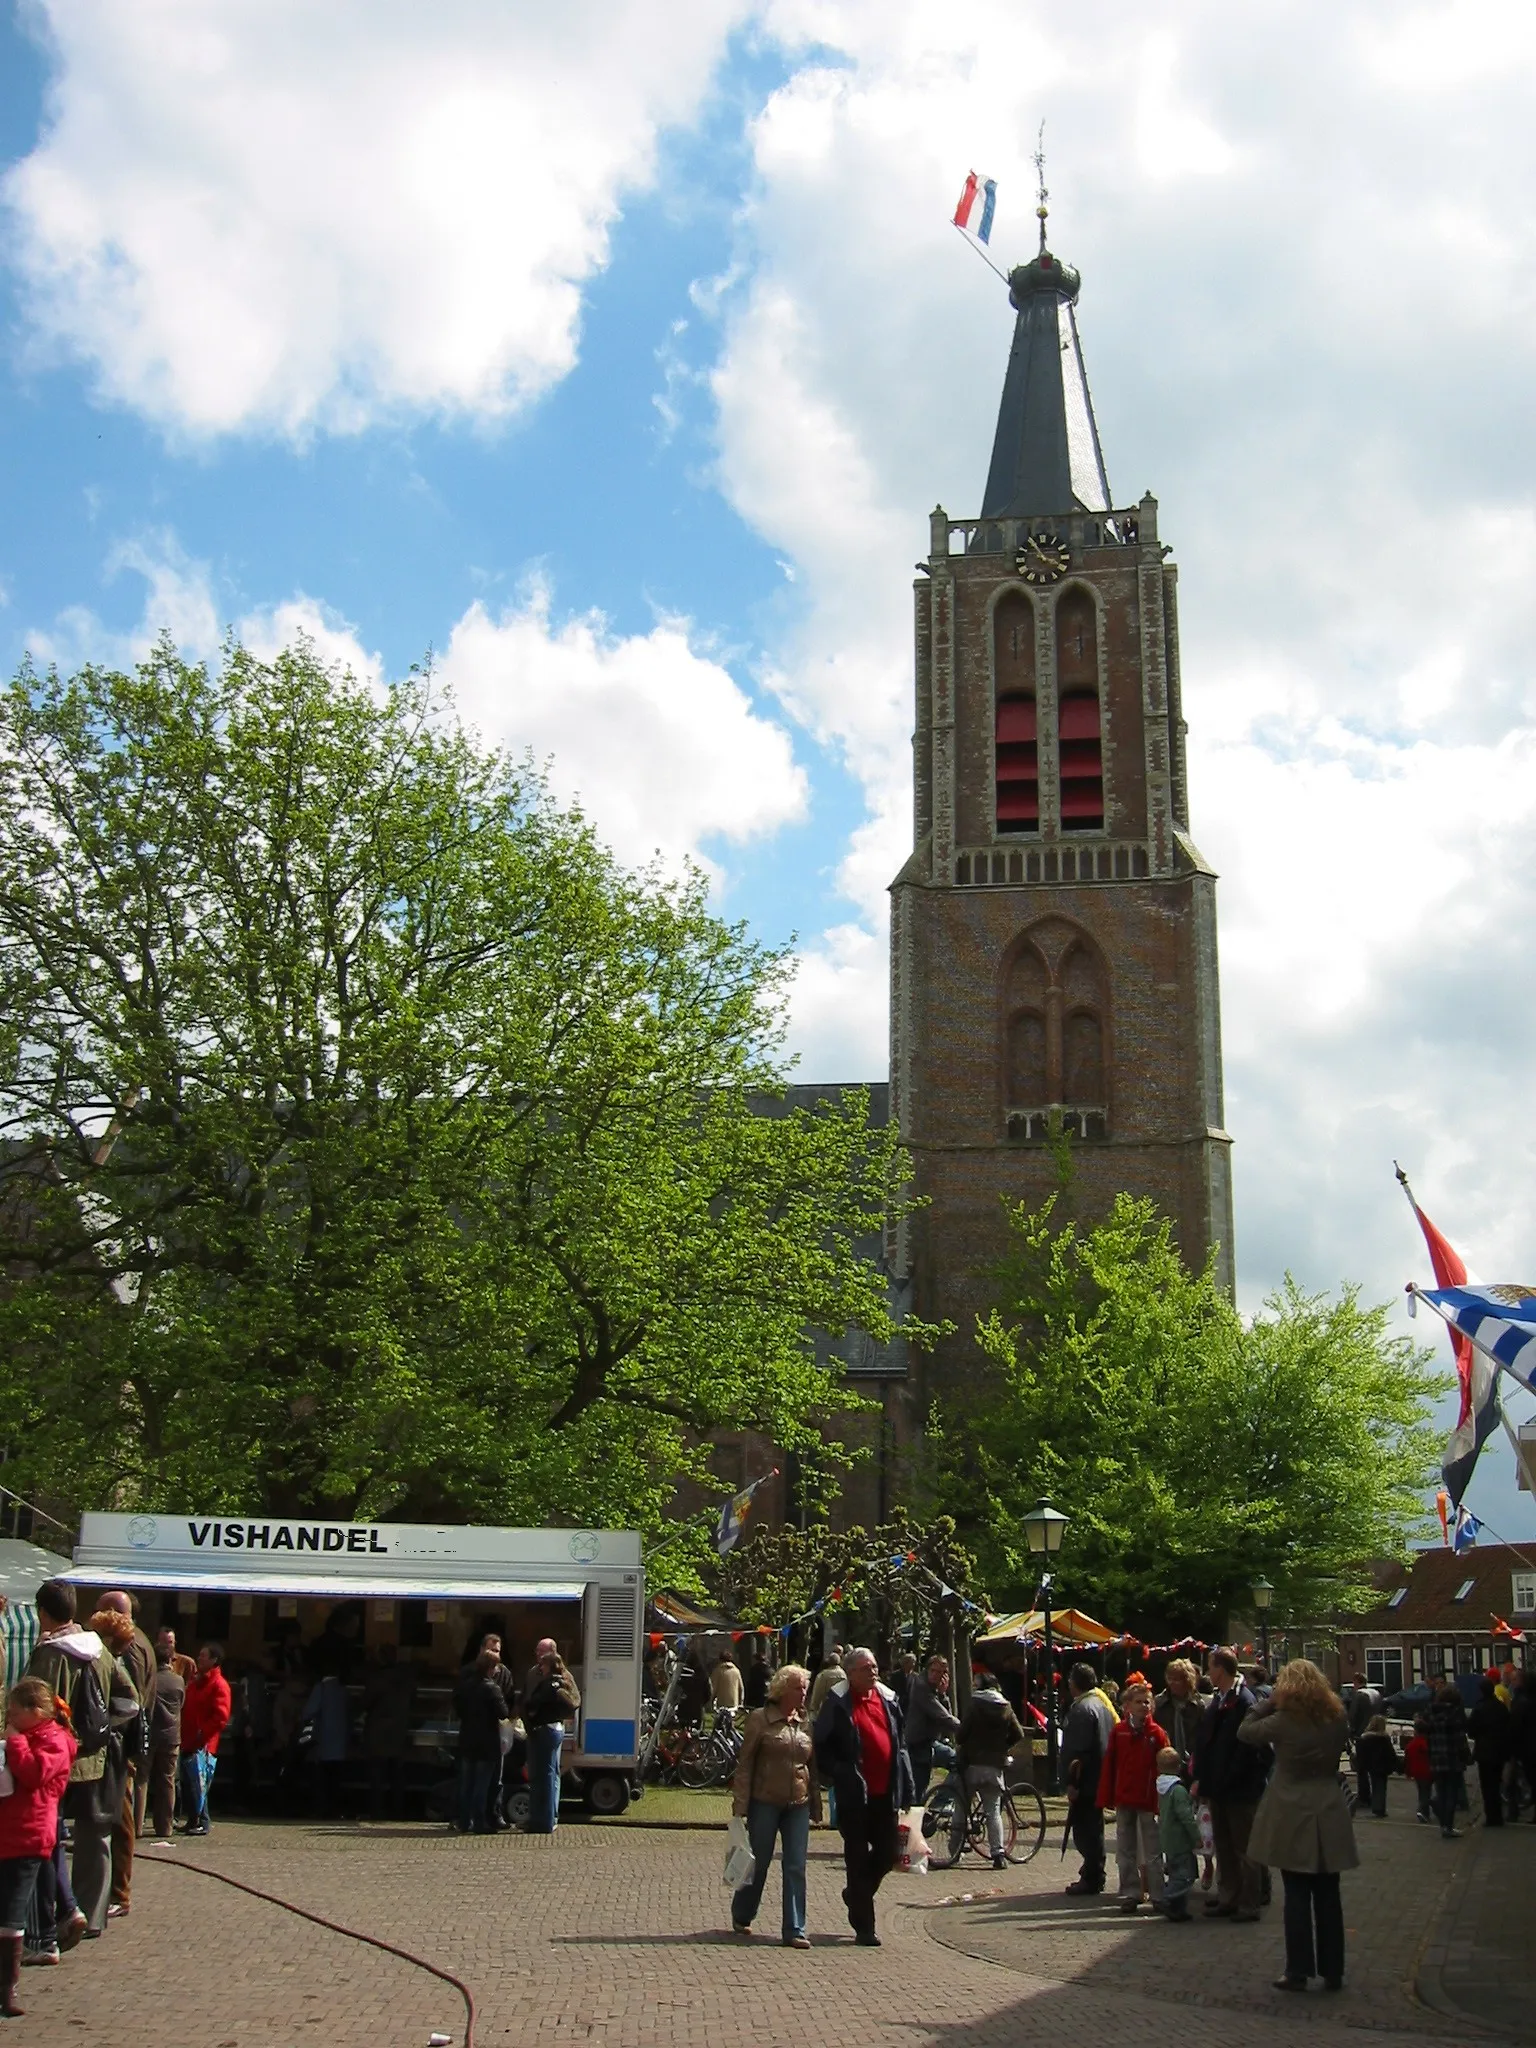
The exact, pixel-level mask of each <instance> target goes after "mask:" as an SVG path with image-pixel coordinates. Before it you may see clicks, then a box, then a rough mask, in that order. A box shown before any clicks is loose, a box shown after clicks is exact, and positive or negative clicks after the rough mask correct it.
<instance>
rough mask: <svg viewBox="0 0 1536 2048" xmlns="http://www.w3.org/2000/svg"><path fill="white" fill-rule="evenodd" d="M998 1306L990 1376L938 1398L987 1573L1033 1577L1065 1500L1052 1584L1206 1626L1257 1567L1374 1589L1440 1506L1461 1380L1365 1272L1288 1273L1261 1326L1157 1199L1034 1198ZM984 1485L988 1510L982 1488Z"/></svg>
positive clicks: (1175, 1625) (1126, 1616)
mask: <svg viewBox="0 0 1536 2048" xmlns="http://www.w3.org/2000/svg"><path fill="white" fill-rule="evenodd" d="M1012 1229H1013V1244H1012V1250H1011V1252H1010V1255H1009V1258H1008V1260H1007V1262H1006V1265H1005V1267H1004V1269H1003V1271H1002V1273H1001V1275H1000V1282H999V1297H1000V1298H999V1303H998V1306H997V1308H996V1309H995V1310H994V1311H993V1312H992V1313H991V1314H990V1315H989V1316H988V1317H987V1318H986V1320H985V1321H984V1322H983V1323H982V1324H981V1325H980V1327H979V1329H978V1332H977V1341H978V1343H979V1345H980V1347H981V1350H982V1351H983V1352H984V1354H985V1355H986V1358H987V1360H988V1361H989V1364H990V1365H991V1367H992V1368H993V1371H992V1373H991V1374H990V1375H989V1381H988V1386H989V1391H988V1392H987V1393H986V1394H985V1395H984V1396H983V1397H982V1398H981V1399H980V1400H979V1401H977V1402H976V1403H974V1404H972V1405H971V1406H969V1407H965V1408H951V1409H950V1410H948V1411H947V1412H945V1413H943V1414H941V1416H940V1418H939V1422H940V1444H939V1453H938V1462H939V1467H940V1471H941V1475H943V1476H942V1478H941V1485H942V1486H943V1487H944V1488H945V1490H947V1491H948V1492H949V1493H950V1495H951V1497H952V1498H953V1499H954V1500H955V1501H956V1502H957V1503H964V1502H969V1503H972V1504H973V1505H972V1507H971V1510H970V1514H969V1515H968V1514H967V1513H966V1512H965V1511H964V1510H963V1509H961V1508H959V1507H957V1520H958V1521H959V1524H960V1531H961V1535H962V1537H963V1538H964V1539H965V1540H967V1541H969V1542H972V1543H974V1544H975V1546H976V1548H977V1551H978V1553H979V1556H980V1559H981V1566H982V1570H983V1572H984V1573H985V1574H986V1575H987V1577H988V1578H989V1579H990V1581H991V1583H992V1584H993V1586H994V1587H995V1588H997V1589H999V1597H1003V1595H1002V1589H1004V1588H1007V1589H1011V1592H1012V1594H1013V1596H1014V1597H1016V1598H1017V1600H1018V1601H1019V1604H1021V1605H1023V1604H1026V1603H1027V1602H1028V1600H1029V1598H1030V1597H1031V1594H1032V1592H1033V1590H1034V1587H1035V1584H1036V1582H1037V1579H1038V1571H1037V1569H1036V1568H1035V1567H1034V1566H1033V1565H1032V1564H1031V1562H1030V1559H1029V1555H1028V1550H1027V1545H1026V1542H1025V1539H1024V1532H1023V1528H1022V1523H1021V1516H1022V1515H1023V1514H1024V1513H1025V1512H1026V1511H1027V1509H1028V1508H1029V1507H1030V1505H1031V1504H1032V1503H1033V1501H1034V1500H1035V1499H1036V1498H1037V1497H1038V1496H1039V1495H1040V1494H1042V1493H1047V1494H1049V1495H1050V1496H1051V1497H1052V1498H1053V1500H1055V1501H1056V1502H1057V1504H1058V1505H1060V1506H1061V1507H1063V1508H1064V1509H1065V1510H1067V1511H1068V1512H1069V1513H1070V1515H1071V1517H1072V1522H1071V1528H1070V1530H1069V1533H1068V1536H1067V1543H1066V1548H1065V1551H1064V1553H1063V1556H1062V1559H1061V1563H1060V1591H1059V1593H1058V1598H1059V1599H1060V1600H1062V1601H1067V1600H1070V1602H1071V1603H1072V1604H1074V1605H1080V1606H1083V1607H1085V1608H1087V1609H1089V1611H1091V1612H1094V1613H1096V1614H1097V1615H1098V1617H1099V1618H1100V1619H1103V1620H1106V1621H1109V1622H1111V1623H1117V1624H1123V1625H1126V1626H1129V1627H1132V1628H1135V1629H1140V1630H1143V1631H1145V1632H1148V1633H1149V1634H1150V1633H1152V1632H1159V1633H1160V1632H1162V1631H1165V1630H1171V1631H1175V1632H1182V1630H1184V1629H1185V1628H1189V1627H1193V1628H1195V1629H1196V1630H1198V1631H1200V1632H1210V1631H1213V1630H1215V1629H1217V1628H1218V1627H1220V1626H1222V1625H1224V1622H1225V1618H1226V1616H1227V1614H1228V1612H1229V1611H1230V1610H1231V1609H1233V1608H1239V1609H1240V1608H1243V1607H1245V1606H1247V1604H1248V1587H1249V1585H1250V1584H1251V1583H1252V1581H1253V1579H1254V1578H1255V1577H1257V1576H1258V1575H1260V1574H1263V1575H1264V1576H1265V1577H1267V1578H1268V1579H1270V1580H1271V1582H1272V1583H1273V1584H1274V1585H1275V1587H1276V1589H1277V1591H1276V1596H1275V1609H1274V1612H1275V1616H1276V1618H1277V1619H1280V1618H1282V1617H1283V1616H1285V1615H1287V1614H1289V1615H1292V1616H1294V1617H1295V1618H1296V1619H1298V1620H1303V1619H1305V1620H1317V1619H1320V1618H1322V1617H1326V1616H1327V1615H1328V1614H1329V1613H1330V1612H1331V1611H1332V1610H1333V1609H1334V1608H1336V1607H1346V1608H1347V1607H1349V1606H1351V1605H1359V1604H1361V1603H1362V1602H1363V1601H1364V1600H1365V1599H1366V1598H1367V1597H1368V1596H1369V1587H1368V1584H1367V1582H1366V1579H1365V1575H1364V1571H1363V1567H1364V1566H1365V1564H1366V1562H1367V1560H1369V1559H1370V1558H1372V1557H1379V1556H1383V1555H1392V1554H1401V1553H1402V1552H1403V1551H1404V1549H1405V1548H1406V1546H1407V1544H1408V1542H1409V1540H1410V1538H1411V1536H1412V1535H1413V1533H1414V1532H1415V1530H1416V1528H1417V1527H1418V1526H1419V1525H1420V1524H1421V1521H1422V1515H1423V1488H1424V1486H1425V1485H1426V1483H1427V1481H1428V1479H1429V1475H1430V1473H1431V1471H1432V1469H1433V1461H1434V1457H1435V1454H1436V1451H1437V1448H1438V1446H1437V1441H1436V1438H1435V1434H1434V1431H1433V1428H1432V1426H1431V1425H1430V1421H1429V1418H1430V1412H1431V1409H1432V1406H1433V1403H1434V1400H1435V1398H1436V1396H1437V1395H1438V1394H1439V1393H1440V1392H1441V1391H1443V1388H1444V1384H1445V1383H1444V1381H1443V1380H1442V1379H1441V1378H1439V1377H1437V1376H1436V1375H1435V1374H1434V1373H1433V1372H1432V1371H1431V1370H1430V1369H1429V1367H1428V1354H1427V1353H1425V1352H1421V1351H1418V1350H1416V1349H1415V1348H1414V1347H1413V1345H1412V1344H1411V1343H1409V1342H1408V1341H1407V1340H1405V1339H1402V1338H1397V1337H1393V1336H1391V1335H1389V1334H1388V1331H1387V1327H1386V1313H1387V1312H1386V1310H1385V1309H1384V1308H1366V1307H1363V1306H1362V1305H1361V1303H1360V1301H1359V1298H1358V1294H1357V1292H1356V1290H1355V1289H1353V1288H1345V1289H1343V1290H1342V1292H1341V1293H1340V1294H1339V1295H1338V1296H1337V1298H1334V1299H1328V1298H1326V1297H1322V1296H1308V1295H1305V1294H1303V1293H1302V1292H1301V1291H1300V1289H1298V1288H1297V1287H1296V1286H1295V1284H1294V1283H1293V1282H1292V1281H1290V1280H1289V1279H1288V1280H1287V1282H1286V1284H1285V1287H1284V1289H1283V1290H1282V1291H1281V1292H1280V1293H1279V1294H1278V1295H1277V1296H1275V1297H1273V1298H1272V1299H1271V1300H1269V1301H1268V1302H1267V1303H1266V1304H1265V1307H1264V1310H1263V1312H1262V1314H1260V1315H1259V1316H1258V1317H1257V1318H1256V1319H1255V1320H1254V1321H1253V1322H1252V1323H1251V1324H1249V1325H1246V1326H1245V1324H1244V1323H1243V1321H1242V1319H1241V1318H1240V1317H1239V1315H1238V1314H1237V1311H1236V1310H1235V1309H1234V1308H1233V1306H1232V1304H1231V1303H1230V1301H1229V1300H1228V1299H1227V1297H1226V1296H1225V1294H1224V1293H1223V1292H1222V1290H1221V1289H1220V1288H1219V1287H1218V1286H1217V1285H1216V1283H1215V1281H1214V1278H1213V1276H1212V1272H1211V1271H1210V1269H1209V1268H1208V1269H1207V1270H1206V1271H1204V1272H1203V1273H1191V1272H1190V1271H1188V1269H1187V1268H1186V1267H1185V1266H1184V1264H1183V1263H1182V1261H1181V1259H1180V1257H1179V1254H1178V1251H1177V1248H1176V1247H1175V1245H1174V1243H1173V1240H1172V1235H1171V1230H1170V1226H1169V1224H1168V1222H1167V1221H1166V1220H1165V1219H1164V1218H1162V1217H1160V1216H1159V1215H1158V1214H1157V1213H1156V1211H1155V1210H1154V1208H1153V1206H1152V1205H1151V1203H1149V1202H1146V1201H1140V1200H1136V1199H1133V1198H1132V1197H1131V1196H1129V1195H1121V1196H1120V1197H1119V1198H1118V1199H1117V1200H1116V1202H1115V1204H1114V1206H1113V1208H1112V1210H1111V1211H1110V1213H1109V1215H1108V1216H1107V1217H1105V1218H1104V1219H1103V1220H1102V1221H1100V1222H1098V1223H1094V1224H1092V1225H1088V1226H1083V1225H1080V1224H1077V1223H1066V1224H1063V1223H1061V1222H1060V1220H1059V1217H1058V1201H1057V1200H1056V1199H1055V1198H1053V1199H1052V1200H1050V1201H1048V1202H1046V1203H1045V1205H1044V1206H1043V1207H1042V1208H1041V1209H1039V1210H1038V1211H1034V1212H1031V1211H1029V1210H1027V1209H1025V1208H1022V1207H1021V1208H1019V1209H1017V1210H1016V1211H1015V1212H1014V1213H1013V1216H1012ZM978 1480H979V1483H980V1486H981V1487H982V1489H983V1490H984V1506H982V1507H981V1509H980V1511H979V1512H978V1511H977V1510H976V1508H975V1506H974V1503H975V1500H976V1494H977V1485H978Z"/></svg>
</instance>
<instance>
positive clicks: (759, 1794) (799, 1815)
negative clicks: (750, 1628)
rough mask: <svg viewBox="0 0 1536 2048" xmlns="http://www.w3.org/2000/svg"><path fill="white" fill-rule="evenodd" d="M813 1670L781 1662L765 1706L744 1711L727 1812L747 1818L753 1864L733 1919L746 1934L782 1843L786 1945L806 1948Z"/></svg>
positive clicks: (736, 1901)
mask: <svg viewBox="0 0 1536 2048" xmlns="http://www.w3.org/2000/svg"><path fill="white" fill-rule="evenodd" d="M810 1685H811V1674H810V1673H809V1672H808V1671H807V1670H806V1669H805V1668H804V1666H803V1665H800V1664H784V1665H781V1666H780V1668H779V1669H778V1670H777V1671H776V1672H775V1673H774V1674H773V1677H772V1678H771V1679H770V1680H769V1681H768V1701H767V1704H766V1706H761V1707H758V1708H756V1709H755V1710H754V1711H753V1712H752V1713H750V1714H748V1716H747V1725H746V1728H745V1729H744V1730H743V1733H742V1740H741V1754H740V1755H739V1756H738V1757H737V1759H736V1776H735V1779H734V1781H733V1783H732V1787H731V1791H732V1799H731V1812H732V1813H733V1815H734V1816H735V1817H736V1819H738V1820H744V1821H745V1822H746V1824H747V1839H748V1840H749V1841H750V1842H751V1844H752V1860H753V1866H754V1867H753V1871H752V1881H751V1883H750V1884H744V1885H743V1886H742V1887H741V1889H740V1891H738V1892H737V1893H736V1894H735V1895H734V1896H733V1898H732V1900H731V1926H732V1927H733V1928H734V1930H735V1931H736V1933H737V1934H739V1935H741V1936H743V1937H744V1938H745V1937H746V1936H748V1935H750V1934H751V1932H752V1922H753V1920H754V1919H755V1918H756V1917H757V1909H758V1906H759V1905H760V1903H761V1902H762V1896H763V1885H764V1883H765V1882H766V1881H767V1877H768V1866H769V1864H770V1863H771V1862H772V1861H773V1845H774V1843H775V1841H779V1842H782V1843H783V1862H784V1946H785V1947H786V1948H809V1947H810V1945H811V1944H810V1939H809V1937H808V1936H807V1934H806V1931H805V1859H806V1854H807V1851H808V1850H809V1848H810V1840H811V1792H812V1778H811V1772H812V1744H811V1726H810V1723H809V1721H807V1719H806V1718H805V1697H806V1694H807V1693H808V1692H809V1690H810Z"/></svg>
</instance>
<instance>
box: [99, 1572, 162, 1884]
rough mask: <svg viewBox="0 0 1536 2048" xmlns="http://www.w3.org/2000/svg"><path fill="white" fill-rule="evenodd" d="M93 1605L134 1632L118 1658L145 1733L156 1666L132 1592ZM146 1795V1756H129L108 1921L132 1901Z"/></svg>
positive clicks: (114, 1850)
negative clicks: (135, 1855) (136, 1699)
mask: <svg viewBox="0 0 1536 2048" xmlns="http://www.w3.org/2000/svg"><path fill="white" fill-rule="evenodd" d="M96 1606H97V1609H98V1611H99V1612H101V1613H104V1614H116V1615H118V1616H120V1617H121V1618H122V1619H124V1620H126V1621H127V1623H128V1625H129V1627H130V1628H131V1629H132V1630H133V1633H132V1635H131V1636H128V1637H126V1638H125V1639H124V1640H123V1642H122V1644H121V1647H120V1648H119V1650H118V1655H119V1656H120V1657H121V1658H122V1660H123V1662H124V1664H126V1665H127V1667H128V1676H129V1677H130V1678H131V1679H132V1680H133V1689H134V1691H135V1692H136V1693H137V1694H138V1696H139V1705H140V1706H141V1707H142V1708H143V1709H144V1715H145V1729H146V1733H147V1731H148V1726H149V1723H150V1722H151V1721H152V1720H153V1719H154V1711H155V1680H156V1673H157V1671H158V1669H159V1666H158V1665H157V1664H156V1662H155V1646H154V1644H153V1643H152V1642H151V1641H150V1640H149V1637H148V1636H147V1635H145V1633H144V1631H143V1629H141V1628H140V1627H139V1617H138V1602H137V1600H136V1599H135V1598H134V1596H133V1595H132V1594H131V1593H122V1592H112V1593H103V1594H102V1596H101V1598H100V1599H99V1600H98V1601H97V1603H96ZM105 1640H106V1637H105V1636H103V1641H105ZM148 1796H149V1758H148V1756H147V1755H146V1756H141V1757H136V1758H133V1757H131V1758H130V1759H129V1761H128V1784H127V1789H126V1790H125V1791H124V1793H123V1810H122V1813H121V1814H120V1815H119V1817H118V1820H117V1824H116V1826H115V1827H114V1828H113V1830H112V1890H111V1896H110V1899H109V1901H108V1905H107V1917H108V1919H110V1920H116V1919H118V1918H120V1917H121V1916H122V1915H123V1914H124V1913H126V1912H127V1911H128V1907H129V1904H130V1901H131V1899H132V1895H133V1845H134V1843H135V1842H136V1841H137V1840H138V1838H139V1836H140V1835H141V1834H142V1833H143V1831H144V1802H145V1800H146V1799H147V1798H148Z"/></svg>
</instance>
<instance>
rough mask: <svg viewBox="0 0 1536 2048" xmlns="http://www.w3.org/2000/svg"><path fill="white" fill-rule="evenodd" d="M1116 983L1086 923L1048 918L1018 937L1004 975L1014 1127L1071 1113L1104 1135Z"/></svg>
mask: <svg viewBox="0 0 1536 2048" xmlns="http://www.w3.org/2000/svg"><path fill="white" fill-rule="evenodd" d="M1108 993H1109V991H1108V983H1107V977H1106V974H1105V969H1104V963H1103V960H1102V957H1101V956H1100V954H1099V951H1098V948H1097V947H1096V946H1095V945H1094V943H1093V941H1092V940H1091V939H1090V938H1089V936H1088V934H1087V933H1086V932H1085V931H1084V930H1083V929H1082V927H1081V926H1079V925H1075V924H1071V923H1069V922H1068V921H1067V919H1065V918H1060V917H1048V918H1044V919H1042V920H1041V922H1040V923H1039V924H1037V925H1033V926H1031V928H1030V929H1029V931H1027V932H1026V933H1025V934H1024V936H1023V937H1022V938H1021V939H1020V940H1019V941H1018V942H1017V943H1016V944H1015V946H1014V948H1013V951H1012V953H1011V956H1010V958H1009V961H1008V970H1007V974H1006V976H1005V979H1004V983H1003V989H1002V997H1003V1024H1004V1051H1003V1057H1004V1076H1003V1093H1004V1109H1005V1114H1006V1115H1007V1117H1008V1119H1009V1122H1010V1127H1012V1126H1013V1125H1014V1124H1015V1123H1016V1121H1017V1120H1018V1119H1020V1118H1022V1119H1024V1120H1025V1121H1026V1123H1027V1124H1028V1125H1029V1127H1030V1130H1031V1131H1032V1132H1033V1134H1034V1135H1043V1125H1042V1126H1041V1128H1040V1129H1038V1130H1035V1128H1034V1126H1035V1122H1036V1120H1037V1119H1039V1118H1041V1117H1042V1116H1043V1115H1044V1114H1045V1113H1048V1112H1050V1111H1054V1110H1061V1111H1065V1112H1067V1114H1068V1116H1069V1118H1070V1119H1075V1120H1076V1121H1077V1124H1078V1128H1079V1130H1080V1131H1081V1132H1082V1133H1083V1134H1084V1135H1087V1136H1102V1135H1103V1134H1104V1129H1105V1119H1106V1116H1107V1112H1108V1107H1109V1081H1108V1073H1109V1056H1108V1044H1107V1023H1108Z"/></svg>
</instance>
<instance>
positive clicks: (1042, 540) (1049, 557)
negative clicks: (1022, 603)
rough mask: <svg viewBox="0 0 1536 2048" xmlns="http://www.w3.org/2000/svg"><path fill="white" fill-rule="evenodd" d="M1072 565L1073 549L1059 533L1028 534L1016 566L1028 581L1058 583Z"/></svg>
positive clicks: (1016, 560) (1017, 557)
mask: <svg viewBox="0 0 1536 2048" xmlns="http://www.w3.org/2000/svg"><path fill="white" fill-rule="evenodd" d="M1071 566H1072V551H1071V549H1070V548H1069V547H1068V546H1067V544H1066V542H1065V541H1064V540H1063V539H1062V538H1061V535H1060V534H1059V533H1031V534H1028V535H1026V537H1025V539H1024V542H1023V544H1022V546H1021V547H1020V549H1019V552H1018V555H1017V556H1016V557H1015V567H1016V568H1017V569H1018V572H1019V574H1020V575H1021V576H1022V577H1023V578H1024V581H1025V582H1026V583H1057V582H1059V581H1060V580H1061V578H1062V577H1063V576H1065V575H1066V573H1067V571H1068V569H1069V568H1071Z"/></svg>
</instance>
